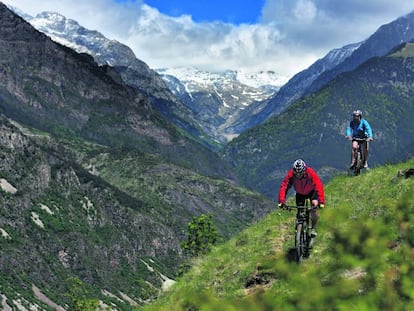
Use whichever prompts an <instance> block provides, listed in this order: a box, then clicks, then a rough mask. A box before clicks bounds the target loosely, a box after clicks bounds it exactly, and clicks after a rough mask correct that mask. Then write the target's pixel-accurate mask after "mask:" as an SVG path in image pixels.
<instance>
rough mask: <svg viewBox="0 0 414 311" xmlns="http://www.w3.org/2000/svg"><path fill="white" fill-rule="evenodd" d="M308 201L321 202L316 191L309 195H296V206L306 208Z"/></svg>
mask: <svg viewBox="0 0 414 311" xmlns="http://www.w3.org/2000/svg"><path fill="white" fill-rule="evenodd" d="M306 199H310V200H311V201H312V200H318V201H319V198H318V194H317V193H316V191H315V190H312V191H311V192H309V193H308V194H300V193H296V206H304V205H305V201H306Z"/></svg>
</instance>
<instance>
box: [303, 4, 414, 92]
mask: <svg viewBox="0 0 414 311" xmlns="http://www.w3.org/2000/svg"><path fill="white" fill-rule="evenodd" d="M413 38H414V12H411V13H409V14H407V15H405V16H402V17H400V18H397V19H396V20H394V21H392V22H391V23H388V24H386V25H382V26H381V27H380V28H378V30H377V31H376V32H375V33H374V34H372V35H371V36H370V37H369V38H368V39H367V40H365V41H364V42H363V43H362V44H361V46H360V47H359V48H358V49H356V50H355V52H354V53H352V55H350V57H348V58H346V59H345V60H344V61H343V62H341V63H339V64H338V65H337V66H335V67H333V68H332V69H330V70H326V71H325V72H323V73H322V74H321V75H320V76H319V77H318V78H317V79H316V80H315V81H314V82H313V83H312V84H311V85H310V86H309V88H308V89H307V90H306V93H307V94H309V93H311V92H314V91H315V90H318V89H319V88H321V87H323V86H324V85H325V84H326V83H327V82H328V81H330V80H332V79H333V78H335V77H336V76H338V75H339V74H341V73H342V72H347V71H351V70H353V69H355V68H357V67H358V66H359V65H361V64H362V63H364V62H365V61H367V60H368V59H370V58H372V57H375V56H384V55H386V54H388V53H389V51H390V50H391V49H392V48H394V47H395V46H397V45H399V44H401V43H403V42H408V41H410V40H411V39H413Z"/></svg>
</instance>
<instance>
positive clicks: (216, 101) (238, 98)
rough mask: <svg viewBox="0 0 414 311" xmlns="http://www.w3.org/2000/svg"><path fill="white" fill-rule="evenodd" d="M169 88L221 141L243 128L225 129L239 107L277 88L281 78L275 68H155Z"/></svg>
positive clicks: (236, 119) (240, 111)
mask: <svg viewBox="0 0 414 311" xmlns="http://www.w3.org/2000/svg"><path fill="white" fill-rule="evenodd" d="M157 72H158V73H159V74H161V76H162V77H163V78H164V80H165V81H166V83H167V85H168V86H169V88H170V89H171V90H172V92H173V93H174V94H175V95H177V97H179V98H180V99H181V100H182V101H183V102H184V103H185V104H186V105H187V106H188V107H189V108H190V109H191V110H193V111H194V113H195V114H196V116H197V117H196V118H197V120H198V122H199V123H200V124H201V125H202V128H203V129H204V130H205V131H206V132H207V133H209V135H211V136H212V137H214V138H216V139H217V140H219V141H221V142H226V141H228V140H231V139H232V138H233V137H235V136H237V135H239V134H240V133H241V132H242V131H243V130H244V129H243V128H241V129H238V131H233V130H229V129H230V128H233V124H234V123H238V122H240V119H241V116H242V115H243V111H244V110H246V109H248V108H249V107H250V106H252V105H254V104H255V103H257V102H261V101H263V100H265V99H266V98H268V97H270V96H271V95H273V94H274V93H275V92H277V91H278V89H279V88H280V86H281V85H283V83H284V82H285V80H284V78H283V77H280V76H278V75H277V74H276V73H275V72H272V71H267V72H263V71H262V72H258V73H247V72H244V71H234V70H227V71H224V72H207V71H201V70H198V69H195V68H169V69H158V70H157Z"/></svg>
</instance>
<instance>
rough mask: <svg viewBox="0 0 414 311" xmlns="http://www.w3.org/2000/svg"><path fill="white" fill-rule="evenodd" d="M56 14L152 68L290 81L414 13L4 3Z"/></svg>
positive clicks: (252, 0)
mask: <svg viewBox="0 0 414 311" xmlns="http://www.w3.org/2000/svg"><path fill="white" fill-rule="evenodd" d="M3 1H4V2H6V3H8V4H10V5H13V6H15V7H17V8H19V9H20V10H22V11H23V12H25V13H27V14H30V15H32V16H35V15H36V14H38V13H41V12H43V11H53V12H58V13H60V14H62V15H64V16H66V17H67V18H71V19H74V20H76V21H77V22H78V23H79V24H81V25H82V26H84V27H86V28H88V29H92V30H97V31H99V32H101V33H102V34H104V35H105V36H106V37H107V38H109V39H113V40H118V41H120V42H122V43H124V44H126V45H128V46H129V47H130V48H131V49H132V50H133V51H134V53H135V55H136V56H137V58H139V59H140V60H142V61H144V62H145V63H147V64H148V65H149V66H150V67H151V68H154V69H156V68H171V67H180V66H187V67H188V66H191V67H196V68H198V69H204V70H210V71H220V70H225V69H235V70H240V69H243V70H247V71H259V70H273V71H275V72H276V73H277V74H279V75H281V76H282V77H286V78H291V77H292V76H293V75H294V74H296V73H298V72H300V71H301V70H304V69H306V68H308V67H309V66H310V65H312V64H313V63H314V62H315V61H316V60H318V59H319V58H322V57H323V56H325V55H326V54H327V53H328V52H329V51H330V50H332V49H335V48H340V47H342V46H345V45H347V44H351V43H357V42H361V41H363V40H365V39H367V38H368V37H369V36H370V35H372V34H373V33H374V32H375V31H376V30H377V29H378V28H379V27H380V26H381V25H384V24H386V23H389V22H391V21H393V20H394V19H396V18H398V17H400V16H402V15H405V14H408V13H410V12H411V11H413V10H414V1H412V0H392V1H390V0H239V1H235V0H221V1H218V0H88V1H84V0H59V1H56V0H36V1H28V0H3Z"/></svg>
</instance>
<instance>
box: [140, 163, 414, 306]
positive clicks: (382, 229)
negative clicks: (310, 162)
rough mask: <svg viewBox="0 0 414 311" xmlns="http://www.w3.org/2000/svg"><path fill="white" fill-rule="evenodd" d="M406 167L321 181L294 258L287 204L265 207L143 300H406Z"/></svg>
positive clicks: (410, 234)
mask: <svg viewBox="0 0 414 311" xmlns="http://www.w3.org/2000/svg"><path fill="white" fill-rule="evenodd" d="M413 172H414V159H411V160H410V161H408V162H406V163H399V164H395V165H391V164H389V165H386V166H384V167H378V168H375V169H373V170H372V171H370V172H369V173H367V174H364V175H361V176H358V177H357V178H355V177H353V176H338V177H336V178H334V179H333V180H332V181H330V182H329V183H328V184H327V185H326V187H325V189H326V193H327V197H328V198H329V203H327V205H326V208H325V209H323V210H321V211H320V214H321V218H320V222H319V225H318V227H319V229H318V236H317V238H316V239H315V242H314V244H313V249H312V251H311V254H310V256H309V257H308V258H307V259H305V261H304V262H303V263H302V264H300V265H298V264H297V263H296V261H295V260H294V256H292V253H293V252H294V222H295V214H294V212H293V211H290V212H289V211H275V212H273V213H271V214H270V215H268V216H267V217H266V218H265V219H263V220H261V221H260V222H258V223H257V224H255V225H253V226H251V227H249V228H248V229H246V230H244V231H243V232H241V233H240V234H238V235H237V236H235V237H234V238H233V239H231V240H230V241H228V242H226V243H225V244H223V245H220V246H219V247H216V248H214V249H213V250H212V252H211V253H210V254H208V255H207V256H205V257H203V258H200V259H199V260H198V261H197V262H195V263H194V267H193V269H192V270H191V271H189V273H187V274H186V275H184V276H183V277H182V278H181V279H180V280H179V281H178V282H177V283H176V284H175V285H174V286H173V287H172V288H171V290H170V291H169V292H167V293H164V294H163V295H162V296H161V297H160V299H159V300H157V301H156V302H155V303H152V304H149V305H148V306H146V307H144V308H143V310H144V311H152V310H153V311H164V310H165V311H167V310H177V311H179V310H190V309H191V310H243V311H247V310H257V311H265V310H281V311H285V310H286V311H287V310H338V309H343V310H384V309H387V310H412V309H413V308H414V296H413V295H412V286H411V285H412V280H413V279H414V254H413V238H414V228H413V225H412V223H413V221H414V213H413V212H414V204H413V202H414V200H413V199H414V194H413V191H412V189H413V188H414V177H413V175H412V174H413ZM373 189H375V190H374V191H373ZM391 193H392V196H391V197H390V194H391Z"/></svg>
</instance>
